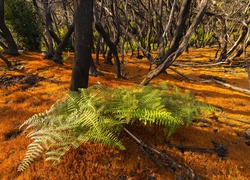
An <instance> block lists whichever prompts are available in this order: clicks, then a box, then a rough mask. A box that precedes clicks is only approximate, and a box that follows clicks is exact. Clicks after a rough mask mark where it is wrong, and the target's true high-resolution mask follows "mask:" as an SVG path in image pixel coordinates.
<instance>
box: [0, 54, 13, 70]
mask: <svg viewBox="0 0 250 180" xmlns="http://www.w3.org/2000/svg"><path fill="white" fill-rule="evenodd" d="M0 58H1V59H2V60H3V61H4V62H5V63H6V65H7V66H8V68H9V69H14V67H13V66H12V64H11V63H10V61H8V59H7V58H5V57H4V56H3V55H2V54H0Z"/></svg>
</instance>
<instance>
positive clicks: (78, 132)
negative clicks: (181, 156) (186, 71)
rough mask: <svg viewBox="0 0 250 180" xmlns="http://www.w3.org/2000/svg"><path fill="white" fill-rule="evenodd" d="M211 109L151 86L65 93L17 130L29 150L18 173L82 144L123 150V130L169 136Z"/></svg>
mask: <svg viewBox="0 0 250 180" xmlns="http://www.w3.org/2000/svg"><path fill="white" fill-rule="evenodd" d="M214 110H216V108H214V107H212V106H210V105H207V104H205V103H203V102H201V101H198V100H196V99H195V98H194V97H193V96H192V95H191V93H190V92H189V91H185V92H184V93H182V92H181V91H180V90H179V89H178V88H177V87H173V88H172V87H169V86H168V84H167V83H162V84H158V85H152V86H134V87H131V88H129V87H123V88H117V89H114V88H107V87H104V86H102V85H95V86H92V87H89V88H88V89H80V90H79V93H78V92H69V93H68V94H67V96H66V97H65V98H64V99H63V100H58V101H57V102H56V103H55V104H54V105H52V107H51V108H50V110H48V111H46V112H45V113H41V114H35V115H34V116H32V117H31V118H29V119H27V120H26V121H25V122H24V123H23V124H22V125H21V127H20V128H22V127H24V126H27V127H26V130H28V129H31V131H30V132H29V133H28V135H27V137H29V138H31V139H32V142H31V144H29V146H28V150H27V152H26V155H25V157H24V159H23V161H22V162H21V163H20V165H19V167H18V171H24V170H25V169H26V168H27V167H28V166H29V165H30V164H31V163H32V162H33V161H34V160H35V159H36V158H37V157H40V156H41V155H42V154H44V153H45V154H46V161H48V160H50V161H52V162H53V164H55V165H56V164H57V163H59V162H60V160H61V157H62V156H63V155H64V154H65V153H66V152H67V151H69V150H70V149H71V148H77V147H79V146H80V145H81V144H83V143H85V142H87V141H93V142H98V143H102V144H105V145H108V146H113V147H115V148H118V149H121V150H125V147H124V146H123V144H122V143H121V142H120V141H119V133H120V132H121V131H122V130H123V127H124V126H125V125H126V124H133V123H135V122H138V121H140V122H142V123H144V124H145V125H151V124H156V125H161V126H164V127H166V133H167V134H166V135H167V136H169V135H171V134H172V133H174V132H175V130H176V129H177V128H179V127H180V126H182V125H186V126H188V125H189V124H190V123H191V122H192V121H193V120H194V118H195V117H196V118H197V117H199V116H203V115H205V114H208V113H211V111H214Z"/></svg>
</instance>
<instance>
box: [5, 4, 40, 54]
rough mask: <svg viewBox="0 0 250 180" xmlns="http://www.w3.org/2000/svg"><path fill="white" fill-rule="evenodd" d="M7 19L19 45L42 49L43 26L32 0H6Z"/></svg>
mask: <svg viewBox="0 0 250 180" xmlns="http://www.w3.org/2000/svg"><path fill="white" fill-rule="evenodd" d="M5 19H6V24H7V25H8V26H9V28H10V30H11V31H12V34H13V37H14V39H15V41H16V43H17V45H18V46H19V47H21V48H24V49H27V50H30V51H37V50H40V47H41V38H42V31H43V28H42V23H41V18H40V17H39V15H38V13H37V12H36V11H35V9H34V7H33V4H32V1H27V0H6V2H5Z"/></svg>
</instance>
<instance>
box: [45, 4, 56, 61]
mask: <svg viewBox="0 0 250 180" xmlns="http://www.w3.org/2000/svg"><path fill="white" fill-rule="evenodd" d="M49 3H50V2H49V1H45V2H44V9H45V19H46V20H45V33H46V36H47V41H48V50H47V52H46V55H45V57H44V58H45V59H51V58H53V56H54V47H53V40H52V37H51V35H50V32H49V31H50V30H51V29H52V20H51V14H50V4H49Z"/></svg>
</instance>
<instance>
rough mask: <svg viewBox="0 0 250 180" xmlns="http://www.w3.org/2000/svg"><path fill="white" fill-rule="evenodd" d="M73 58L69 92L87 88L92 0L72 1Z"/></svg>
mask: <svg viewBox="0 0 250 180" xmlns="http://www.w3.org/2000/svg"><path fill="white" fill-rule="evenodd" d="M74 11H75V12H74V26H75V33H74V35H75V43H74V46H75V47H74V49H75V57H74V64H73V71H72V78H71V84H70V90H71V91H78V90H79V88H87V87H88V80H89V67H90V63H91V61H92V56H91V49H92V47H93V29H92V20H93V0H74Z"/></svg>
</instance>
